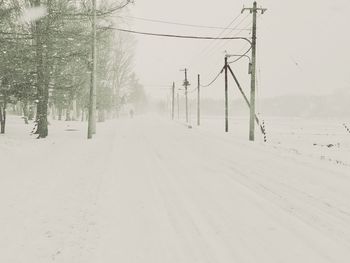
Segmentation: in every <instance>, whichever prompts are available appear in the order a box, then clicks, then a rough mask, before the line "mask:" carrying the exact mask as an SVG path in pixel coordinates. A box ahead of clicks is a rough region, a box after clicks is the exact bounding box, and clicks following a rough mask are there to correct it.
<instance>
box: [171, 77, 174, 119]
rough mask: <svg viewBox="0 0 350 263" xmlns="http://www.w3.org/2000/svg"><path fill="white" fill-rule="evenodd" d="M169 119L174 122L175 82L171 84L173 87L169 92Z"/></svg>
mask: <svg viewBox="0 0 350 263" xmlns="http://www.w3.org/2000/svg"><path fill="white" fill-rule="evenodd" d="M171 93H172V94H171V119H172V120H174V116H175V82H173V87H172V90H171Z"/></svg>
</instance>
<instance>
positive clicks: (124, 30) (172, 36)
mask: <svg viewBox="0 0 350 263" xmlns="http://www.w3.org/2000/svg"><path fill="white" fill-rule="evenodd" d="M106 29H113V30H117V31H120V32H126V33H132V34H138V35H146V36H156V37H168V38H183V39H199V40H245V41H247V42H249V43H251V41H250V39H248V38H246V37H208V36H193V35H173V34H162V33H150V32H141V31H134V30H127V29H122V28H114V27H108V28H106Z"/></svg>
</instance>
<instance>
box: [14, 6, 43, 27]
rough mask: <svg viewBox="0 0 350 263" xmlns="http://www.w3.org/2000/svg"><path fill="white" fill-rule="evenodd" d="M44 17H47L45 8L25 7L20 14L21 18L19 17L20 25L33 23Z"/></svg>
mask: <svg viewBox="0 0 350 263" xmlns="http://www.w3.org/2000/svg"><path fill="white" fill-rule="evenodd" d="M46 15H47V8H46V6H38V7H27V8H26V9H24V10H23V12H22V16H21V17H20V22H22V23H29V22H35V21H36V20H38V19H40V18H42V17H44V16H46Z"/></svg>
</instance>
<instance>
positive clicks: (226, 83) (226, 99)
mask: <svg viewBox="0 0 350 263" xmlns="http://www.w3.org/2000/svg"><path fill="white" fill-rule="evenodd" d="M225 132H228V78H227V56H225Z"/></svg>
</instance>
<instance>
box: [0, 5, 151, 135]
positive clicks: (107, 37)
mask: <svg viewBox="0 0 350 263" xmlns="http://www.w3.org/2000/svg"><path fill="white" fill-rule="evenodd" d="M99 2H100V3H99V5H98V10H97V16H98V26H97V57H98V60H97V61H98V64H97V109H98V120H99V121H104V120H105V119H106V118H107V117H108V116H109V117H112V116H117V115H118V112H119V111H120V109H121V108H122V106H123V104H126V103H132V102H134V103H136V104H143V103H144V102H145V96H144V91H143V87H142V86H141V85H140V83H139V81H138V79H137V76H136V75H135V73H134V72H133V66H132V64H133V63H132V60H133V50H134V40H133V39H132V38H131V37H130V36H128V35H125V34H121V33H119V34H118V33H117V32H116V31H114V30H111V28H112V27H113V24H114V23H115V21H116V19H115V17H114V16H113V15H114V14H116V13H118V12H124V10H125V8H126V7H127V5H128V4H129V3H130V0H124V1H122V2H118V1H107V0H106V1H105V2H104V1H99ZM91 7H92V4H91V0H0V123H1V133H4V132H5V124H6V108H7V107H8V105H16V106H17V107H18V105H20V107H21V113H22V114H23V118H24V120H25V122H26V123H28V121H31V120H33V121H34V122H35V125H36V131H35V133H36V134H38V138H45V137H47V135H48V116H49V115H51V116H52V118H53V119H58V120H67V121H69V120H86V117H87V108H88V96H89V89H90V84H91V42H92V34H91V14H92V8H91ZM26 10H29V12H27V13H29V14H27V16H29V18H28V17H26ZM31 10H32V12H30V11H31ZM36 15H37V16H39V17H37V18H36V19H35V18H34V19H31V16H34V17H35V16H36Z"/></svg>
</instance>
